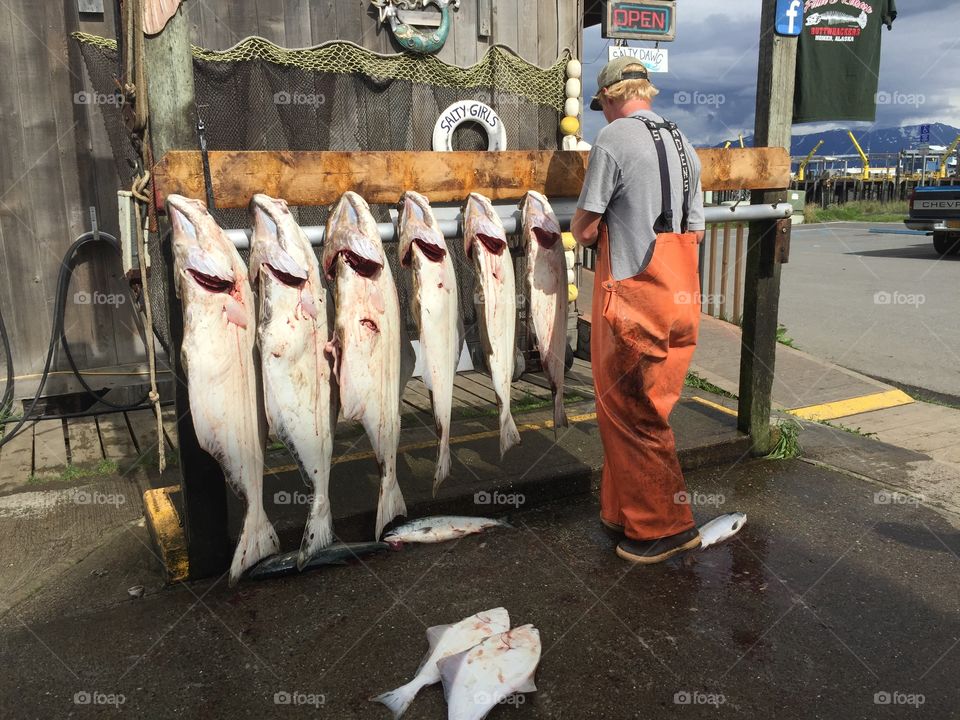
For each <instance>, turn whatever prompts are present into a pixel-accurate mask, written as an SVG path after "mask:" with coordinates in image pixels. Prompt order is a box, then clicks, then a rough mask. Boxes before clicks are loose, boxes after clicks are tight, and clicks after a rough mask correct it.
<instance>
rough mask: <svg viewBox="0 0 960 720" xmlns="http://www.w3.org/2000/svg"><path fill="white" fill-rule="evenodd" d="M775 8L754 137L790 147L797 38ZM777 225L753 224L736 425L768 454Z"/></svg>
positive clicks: (763, 47) (767, 193)
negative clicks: (778, 27)
mask: <svg viewBox="0 0 960 720" xmlns="http://www.w3.org/2000/svg"><path fill="white" fill-rule="evenodd" d="M776 8H777V2H776V0H763V11H762V13H761V18H760V64H759V67H758V69H757V114H756V123H755V127H754V136H753V137H754V146H755V147H764V146H768V147H775V146H780V147H784V148H786V149H787V151H788V152H789V150H790V135H791V130H792V126H793V88H794V80H795V77H794V75H795V71H796V63H797V38H789V37H781V36H779V35H776V34H775V33H774V24H775V22H776ZM786 199H787V193H786V190H785V189H777V190H760V191H756V190H755V191H753V192H752V193H751V202H752V203H753V204H768V203H775V202H785V201H786ZM778 227H779V232H781V233H783V232H784V231H785V232H786V233H787V234H788V233H789V225H788V224H780V225H779V226H778V223H777V222H776V221H766V222H759V223H753V224H752V225H751V227H750V238H749V241H748V245H747V260H746V268H745V271H746V277H745V279H746V288H745V297H744V308H743V346H742V348H741V351H740V399H739V409H738V418H737V425H738V427H739V428H740V430H741V431H742V432H746V433H749V434H750V438H751V440H752V452H753V454H754V455H765V454H767V453H768V452H770V449H771V434H770V408H771V392H772V390H773V376H774V364H775V360H776V347H777V321H778V307H779V303H780V260H779V258H778V257H777V253H776V252H775V249H776V243H777V234H778Z"/></svg>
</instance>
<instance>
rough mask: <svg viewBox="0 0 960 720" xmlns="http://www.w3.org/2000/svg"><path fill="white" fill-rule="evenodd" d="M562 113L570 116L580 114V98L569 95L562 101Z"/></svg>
mask: <svg viewBox="0 0 960 720" xmlns="http://www.w3.org/2000/svg"><path fill="white" fill-rule="evenodd" d="M563 114H564V115H569V116H570V117H579V116H580V98H574V97H570V98H567V99H566V101H565V102H564V103H563Z"/></svg>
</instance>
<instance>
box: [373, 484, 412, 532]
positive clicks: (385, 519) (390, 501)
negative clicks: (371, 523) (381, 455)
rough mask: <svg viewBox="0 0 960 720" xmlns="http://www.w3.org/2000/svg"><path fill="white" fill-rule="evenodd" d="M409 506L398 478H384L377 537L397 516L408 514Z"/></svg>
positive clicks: (378, 514) (378, 511) (379, 504)
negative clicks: (401, 490)
mask: <svg viewBox="0 0 960 720" xmlns="http://www.w3.org/2000/svg"><path fill="white" fill-rule="evenodd" d="M406 514H407V506H406V503H404V502H403V493H402V492H400V485H399V484H398V483H397V479H396V478H395V477H394V478H384V479H383V480H382V481H381V484H380V501H379V503H378V504H377V535H376V537H377V539H379V538H380V535H381V533H383V529H384V528H385V527H386V526H387V525H388V524H389V523H390V522H391V521H392V520H393V519H394V518H395V517H397V516H399V515H406Z"/></svg>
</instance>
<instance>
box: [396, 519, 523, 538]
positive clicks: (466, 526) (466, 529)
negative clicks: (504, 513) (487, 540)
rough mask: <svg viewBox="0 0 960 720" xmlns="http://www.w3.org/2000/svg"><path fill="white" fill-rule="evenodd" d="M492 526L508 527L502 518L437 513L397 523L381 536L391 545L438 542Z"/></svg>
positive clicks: (474, 532)
mask: <svg viewBox="0 0 960 720" xmlns="http://www.w3.org/2000/svg"><path fill="white" fill-rule="evenodd" d="M492 527H510V524H509V523H507V522H506V521H504V520H494V519H493V518H482V517H466V516H462V515H438V516H435V517H425V518H419V519H417V520H411V521H410V522H407V523H404V524H403V525H399V526H397V527H395V528H393V530H390V531H389V532H388V533H387V534H386V535H384V536H383V541H384V542H388V543H390V544H391V545H399V544H401V543H438V542H446V541H447V540H457V539H458V538H462V537H465V536H467V535H475V534H476V533H479V532H483V531H484V530H486V529H488V528H492Z"/></svg>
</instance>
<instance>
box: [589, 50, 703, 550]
mask: <svg viewBox="0 0 960 720" xmlns="http://www.w3.org/2000/svg"><path fill="white" fill-rule="evenodd" d="M598 85H599V90H598V92H597V96H596V97H595V98H594V99H593V102H592V103H591V105H590V107H591V108H592V109H594V110H603V114H604V116H605V117H606V119H607V122H608V123H609V124H608V125H607V126H606V127H605V128H603V130H601V131H600V134H599V135H598V137H597V141H596V143H595V144H594V146H593V149H592V150H591V152H590V161H589V166H588V168H587V175H586V178H585V180H584V185H583V192H582V193H581V195H580V200H579V202H578V204H577V212H576V215H575V216H574V218H573V226H572V230H573V234H574V237H575V238H576V239H577V242H579V243H580V244H581V245H584V246H596V251H597V267H596V278H595V286H594V293H593V317H592V328H591V336H590V347H591V361H592V363H593V378H594V385H595V389H596V394H597V422H598V424H599V426H600V439H601V441H602V442H603V450H604V462H603V473H602V476H601V481H600V482H601V485H600V519H601V521H602V522H603V524H604V525H605V526H607V527H608V528H609V529H611V530H614V531H616V532H618V533H622V538H621V539H620V541H619V543H618V545H617V554H618V555H619V556H620V557H622V558H625V559H627V560H631V561H633V562H637V563H645V564H650V563H657V562H661V561H663V560H666V559H667V558H669V557H671V556H673V555H676V554H678V553H681V552H684V551H686V550H691V549H693V548H696V547H698V546H699V545H700V534H699V533H698V532H697V528H696V526H695V524H694V521H693V513H692V512H691V511H690V504H689V497H688V495H687V491H686V485H685V484H684V481H683V473H682V472H681V470H680V463H679V461H678V459H677V452H676V445H675V442H674V437H673V431H672V430H671V429H670V423H669V417H670V411H671V410H672V409H673V406H674V405H675V404H676V402H677V400H678V399H679V397H680V391H681V390H682V389H683V382H684V379H685V377H686V374H687V368H688V367H689V365H690V359H691V358H692V357H693V351H694V349H695V348H696V343H697V329H698V326H699V321H700V282H699V275H698V272H699V270H698V248H697V246H698V244H699V243H700V242H701V241H702V240H703V230H704V221H703V195H702V192H701V188H700V163H699V160H698V159H697V154H696V152H695V151H694V149H693V147H692V146H691V145H690V144H689V143H688V142H687V140H686V138H684V137H683V135H682V134H681V133H680V131H679V130H678V129H677V127H676V125H674V124H673V123H669V122H666V121H664V119H663V118H662V117H660V116H659V115H656V114H654V113H653V112H652V111H651V105H650V101H651V99H652V98H653V97H654V96H655V95H656V94H657V89H656V88H655V87H654V86H653V84H652V83H651V82H650V80H649V77H648V75H647V71H646V69H645V68H644V67H643V66H642V65H638V64H637V61H636V60H635V59H633V58H630V57H624V58H618V59H616V60H613V61H612V62H610V63H609V64H608V65H607V66H606V67H605V68H604V69H603V71H602V72H601V73H600V77H599V79H598Z"/></svg>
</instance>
